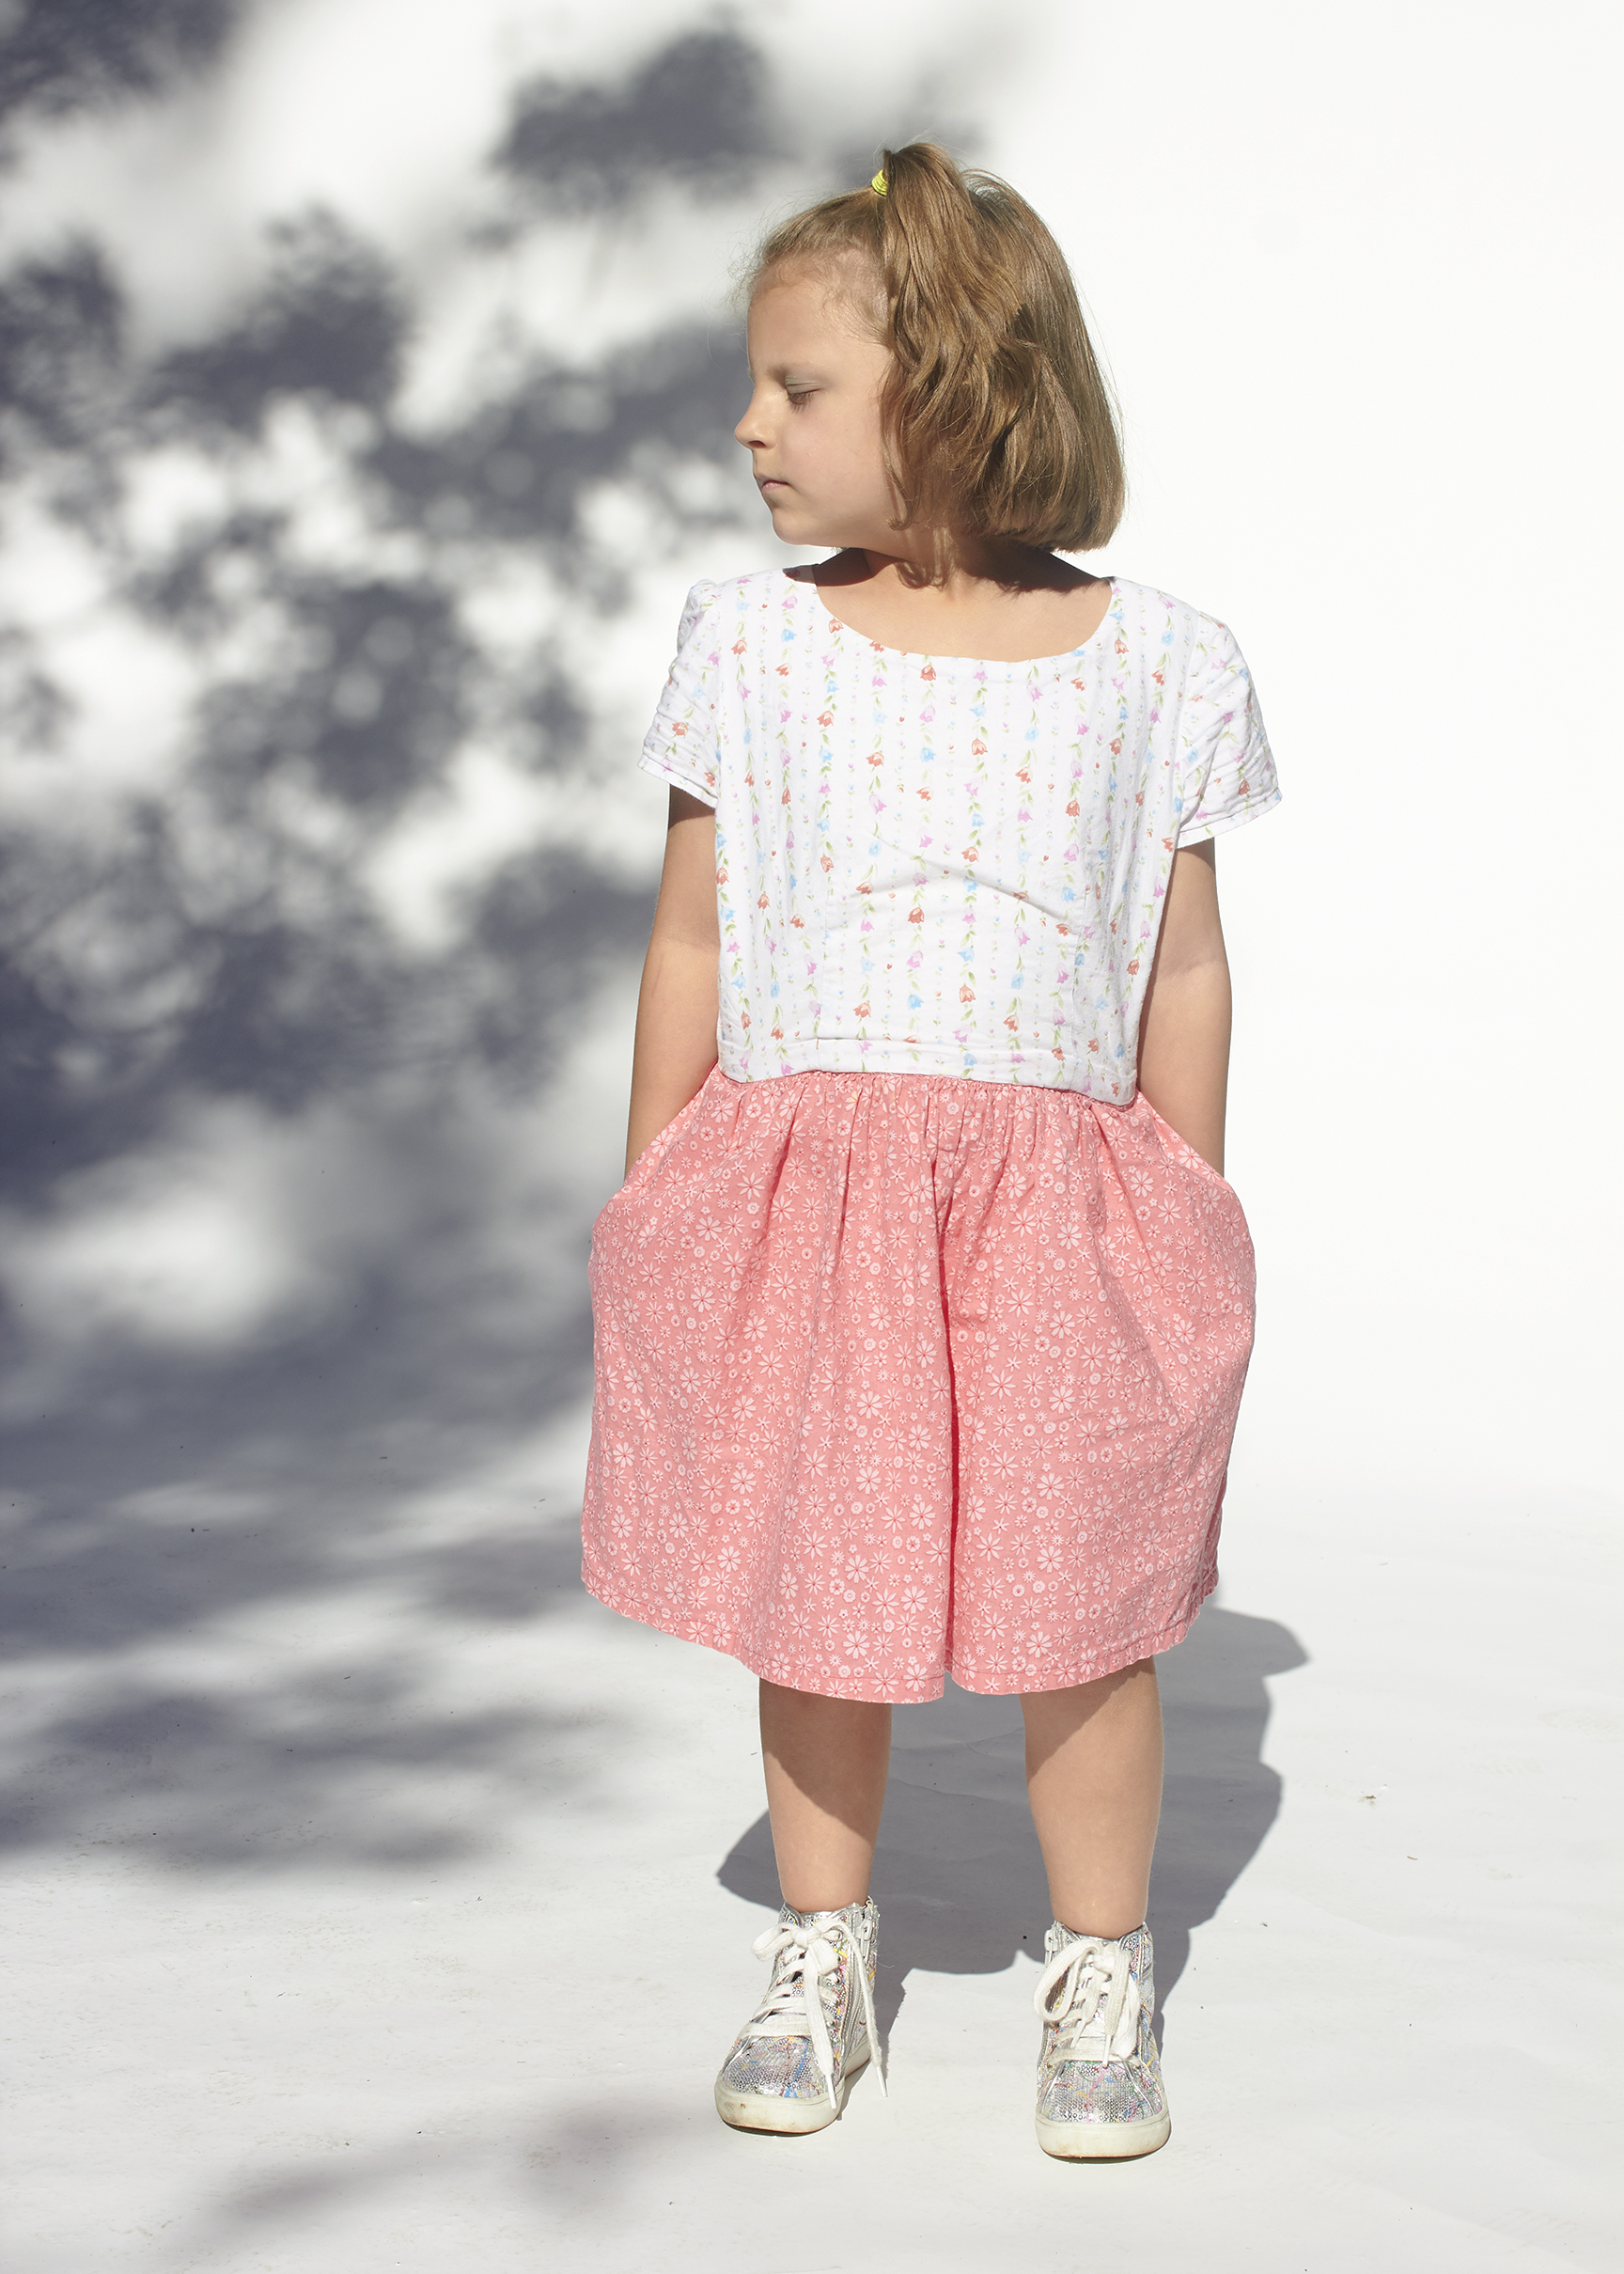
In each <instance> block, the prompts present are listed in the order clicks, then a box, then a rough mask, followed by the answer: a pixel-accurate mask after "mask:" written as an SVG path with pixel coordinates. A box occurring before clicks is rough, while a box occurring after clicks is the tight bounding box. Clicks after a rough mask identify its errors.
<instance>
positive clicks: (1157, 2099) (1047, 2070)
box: [1032, 1920, 1173, 2161]
mask: <svg viewBox="0 0 1624 2274" xmlns="http://www.w3.org/2000/svg"><path fill="white" fill-rule="evenodd" d="M1043 1955H1044V1958H1045V1960H1046V1962H1047V1963H1046V1964H1045V1966H1044V1968H1043V1971H1042V1973H1041V1974H1039V1975H1038V1988H1037V1991H1036V1992H1035V1994H1034V1996H1033V2000H1032V2002H1033V2004H1034V2005H1035V2006H1036V2007H1037V2009H1038V2015H1039V2017H1040V2019H1041V2020H1042V2023H1043V2047H1042V2050H1041V2052H1040V2053H1039V2054H1038V2146H1039V2147H1040V2148H1042V2149H1043V2151H1044V2152H1045V2154H1047V2155H1050V2156H1071V2157H1076V2158H1086V2159H1088V2160H1090V2161H1093V2160H1096V2159H1105V2158H1109V2157H1112V2156H1148V2155H1149V2153H1150V2151H1151V2149H1152V2148H1159V2147H1160V2146H1161V2145H1162V2142H1163V2141H1164V2140H1165V2139H1166V2137H1167V2135H1168V2133H1169V2132H1170V2131H1171V2130H1172V2128H1173V2126H1172V2121H1171V2119H1170V2118H1169V2116H1168V2114H1167V2094H1166V2093H1165V2092H1164V2091H1163V2084H1162V2062H1161V2060H1160V2058H1159V2056H1158V2054H1157V2051H1156V2040H1155V2038H1154V2037H1153V2036H1152V2035H1151V2033H1150V2017H1151V2015H1152V2014H1153V2013H1154V2012H1155V2010H1156V1980H1155V1975H1154V1973H1153V1971H1152V1964H1153V1953H1152V1951H1151V1948H1150V1929H1149V1928H1148V1926H1138V1927H1135V1928H1134V1930H1133V1932H1132V1934H1131V1935H1123V1936H1121V1937H1119V1938H1118V1939H1117V1940H1116V1941H1112V1940H1110V1939H1109V1938H1108V1937H1105V1936H1103V1935H1074V1934H1072V1932H1071V1930H1070V1927H1064V1926H1062V1925H1061V1924H1060V1923H1059V1921H1058V1920H1056V1921H1055V1922H1054V1925H1053V1926H1052V1927H1051V1928H1050V1929H1049V1932H1048V1934H1047V1935H1046V1936H1045V1937H1044V1938H1043Z"/></svg>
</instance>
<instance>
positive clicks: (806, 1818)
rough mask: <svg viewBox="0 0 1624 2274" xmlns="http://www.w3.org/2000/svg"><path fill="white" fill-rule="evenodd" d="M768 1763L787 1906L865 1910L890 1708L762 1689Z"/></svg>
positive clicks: (769, 1685)
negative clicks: (854, 1906) (851, 1906)
mask: <svg viewBox="0 0 1624 2274" xmlns="http://www.w3.org/2000/svg"><path fill="white" fill-rule="evenodd" d="M761 1764H762V1766H763V1768H764V1769H765V1770H766V1772H767V1808H768V1811H769V1813H770V1814H771V1816H772V1818H773V1852H774V1854H775V1855H776V1856H777V1858H778V1884H779V1886H780V1887H781V1888H782V1889H783V1890H784V1900H785V1902H786V1903H787V1904H789V1907H790V1909H791V1910H796V1911H839V1910H844V1909H845V1908H846V1905H848V1904H849V1903H862V1902H865V1901H866V1900H867V1894H868V1874H869V1873H870V1872H871V1871H872V1869H873V1865H874V1843H875V1841H876V1840H877V1839H878V1838H879V1836H880V1811H881V1809H882V1806H883V1805H884V1800H885V1772H886V1770H887V1769H888V1768H889V1766H890V1764H891V1708H890V1707H889V1706H888V1705H867V1704H864V1703H861V1702H857V1701H854V1700H852V1699H850V1698H819V1697H814V1696H813V1694H812V1693H811V1692H810V1691H809V1690H803V1689H781V1688H780V1687H779V1686H778V1685H777V1683H775V1682H763V1683H762V1685H761ZM1135 1923H1137V1921H1135Z"/></svg>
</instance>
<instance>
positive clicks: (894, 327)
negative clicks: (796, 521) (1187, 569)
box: [748, 142, 1126, 553]
mask: <svg viewBox="0 0 1624 2274" xmlns="http://www.w3.org/2000/svg"><path fill="white" fill-rule="evenodd" d="M875 181H876V182H877V183H878V182H880V181H883V183H884V187H883V189H879V188H876V187H872V186H871V187H868V188H865V189H861V190H851V191H848V192H846V193H845V194H844V195H842V196H838V197H828V198H825V199H824V200H823V202H822V203H821V204H820V205H814V206H808V207H807V208H806V210H805V211H804V212H800V213H796V214H794V215H792V216H791V217H790V219H789V220H788V221H783V222H780V223H779V224H778V226H777V227H775V228H773V230H771V231H770V232H769V234H768V235H767V237H766V238H765V239H764V240H763V242H762V243H761V245H760V247H759V249H758V250H757V255H756V258H755V261H754V263H753V264H752V266H751V268H750V270H749V273H748V289H749V290H751V291H755V290H757V288H758V287H759V286H760V285H762V284H763V283H765V282H767V281H769V280H770V279H771V278H772V277H773V275H774V274H776V273H777V272H779V271H781V270H784V269H787V268H789V267H792V266H797V265H800V264H803V263H804V264H810V265H813V266H816V267H821V268H834V267H836V266H837V265H838V264H839V263H840V262H841V260H842V259H844V258H845V257H846V256H848V255H851V254H856V255H858V256H860V257H861V259H863V260H865V261H866V262H867V264H868V267H869V269H870V271H871V273H872V274H873V276H874V278H875V281H876V285H877V288H878V290H877V297H876V301H875V305H874V308H873V317H872V320H873V321H874V323H875V328H876V333H877V336H878V337H880V338H882V340H883V341H884V343H885V345H886V346H887V347H888V348H889V349H890V351H891V353H892V356H893V358H894V362H893V366H892V369H891V373H890V376H889V377H888V379H887V380H886V383H885V386H884V390H883V393H882V398H881V422H882V431H883V433H884V436H885V449H886V467H887V472H888V473H889V475H890V478H891V480H892V484H893V486H894V487H895V489H896V492H897V494H898V499H899V501H900V511H899V517H898V523H897V526H898V528H908V527H910V526H912V525H914V524H915V523H921V524H923V525H926V526H927V527H929V526H940V527H943V528H946V529H949V530H952V531H955V532H958V533H960V534H963V535H966V536H976V537H982V538H1011V539H1014V540H1016V541H1019V542H1020V543H1022V544H1028V545H1037V546H1041V547H1044V548H1047V549H1050V550H1054V551H1059V552H1067V553H1079V552H1087V551H1089V550H1091V549H1092V548H1093V547H1094V546H1096V545H1102V544H1103V543H1104V542H1105V541H1106V539H1107V538H1108V537H1109V536H1110V535H1111V533H1112V531H1113V530H1114V529H1115V528H1116V525H1117V523H1118V522H1119V521H1120V520H1121V518H1122V509H1123V505H1124V503H1125V500H1126V482H1125V479H1124V475H1123V468H1122V444H1121V437H1120V434H1119V431H1118V429H1117V423H1116V406H1115V404H1114V403H1113V401H1112V399H1111V391H1110V388H1109V386H1108V385H1107V384H1106V381H1105V378H1104V376H1103V374H1102V373H1101V369H1100V366H1099V364H1098V363H1097V362H1096V360H1095V356H1094V350H1093V348H1092V346H1091V345H1090V343H1089V338H1088V333H1087V328H1086V326H1085V323H1084V321H1083V311H1082V308H1081V307H1080V306H1079V305H1078V301H1077V290H1076V287H1075V285H1074V284H1073V283H1072V281H1071V274H1070V270H1069V269H1068V268H1067V266H1066V262H1065V259H1064V258H1063V256H1062V254H1061V251H1060V248H1059V246H1058V245H1057V244H1056V243H1055V242H1054V238H1053V237H1052V236H1051V235H1050V233H1049V231H1048V229H1047V228H1046V227H1044V225H1043V223H1042V222H1041V221H1040V220H1039V219H1038V215H1037V214H1036V213H1035V212H1033V210H1032V208H1031V207H1030V206H1029V205H1028V204H1027V203H1026V201H1025V199H1024V198H1023V197H1021V196H1017V195H1016V193H1015V191H1013V190H1012V189H1011V188H1010V187H1009V185H1008V183H1007V181H1001V180H998V178H997V176H996V175H993V174H982V173H965V172H962V171H961V170H960V168H959V166H957V165H955V164H954V162H953V160H952V159H951V158H950V157H949V156H948V154H947V152H946V151H945V149H940V148H939V147H938V146H937V145H936V144H935V143H933V142H910V143H909V144H907V145H906V147H905V148H904V149H899V150H886V151H884V152H883V154H882V161H881V169H880V173H879V174H878V175H876V177H875ZM858 305H859V306H860V305H861V302H860V301H859V303H858ZM864 313H865V314H866V315H867V313H868V311H867V309H865V310H864Z"/></svg>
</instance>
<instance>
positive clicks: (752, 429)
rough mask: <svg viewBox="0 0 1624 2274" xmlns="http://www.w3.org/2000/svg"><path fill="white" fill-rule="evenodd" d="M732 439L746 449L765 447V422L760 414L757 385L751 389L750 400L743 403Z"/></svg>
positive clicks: (759, 392)
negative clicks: (742, 413)
mask: <svg viewBox="0 0 1624 2274" xmlns="http://www.w3.org/2000/svg"><path fill="white" fill-rule="evenodd" d="M733 439H734V441H735V442H736V443H738V444H740V445H741V446H742V448H744V449H746V450H758V449H762V448H764V447H766V443H767V433H766V424H765V421H764V420H763V418H762V416H761V389H760V388H759V387H756V388H753V389H752V391H751V395H750V400H749V401H748V402H747V403H746V404H745V405H744V416H742V418H741V419H740V421H739V424H738V425H737V426H736V427H735V428H734V430H733Z"/></svg>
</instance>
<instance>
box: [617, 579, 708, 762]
mask: <svg viewBox="0 0 1624 2274" xmlns="http://www.w3.org/2000/svg"><path fill="white" fill-rule="evenodd" d="M716 600H717V593H716V587H715V586H714V585H709V584H700V585H695V587H694V588H693V590H692V591H691V592H690V593H689V595H688V598H687V601H686V603H685V604H684V605H683V609H682V621H681V624H680V625H679V629H678V633H677V656H676V660H675V662H674V663H673V664H672V666H671V671H670V676H669V677H668V678H667V680H666V682H665V691H664V694H663V695H662V696H661V698H660V704H659V708H658V709H657V710H656V712H655V714H654V723H653V725H652V726H651V727H650V728H649V729H648V733H647V734H646V735H645V737H644V739H643V755H642V757H641V758H640V759H639V760H638V761H637V762H638V764H639V765H640V766H641V767H642V768H643V770H644V772H645V773H647V774H658V775H659V776H661V778H662V779H663V780H664V781H668V782H675V783H676V785H677V787H678V789H679V790H687V791H688V792H691V793H692V795H694V796H695V797H697V798H702V799H703V800H704V802H705V804H706V805H708V806H714V804H715V803H716V755H717V734H716V696H717V690H718V687H719V685H720V683H721V678H722V659H721V655H720V652H719V642H718V640H717V637H716V629H717V615H718V610H717V606H716Z"/></svg>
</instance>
